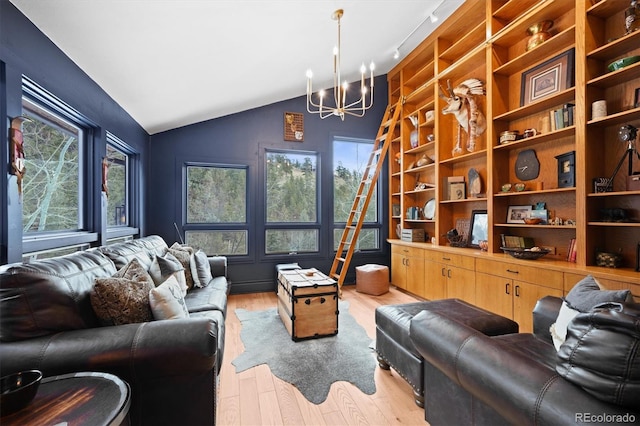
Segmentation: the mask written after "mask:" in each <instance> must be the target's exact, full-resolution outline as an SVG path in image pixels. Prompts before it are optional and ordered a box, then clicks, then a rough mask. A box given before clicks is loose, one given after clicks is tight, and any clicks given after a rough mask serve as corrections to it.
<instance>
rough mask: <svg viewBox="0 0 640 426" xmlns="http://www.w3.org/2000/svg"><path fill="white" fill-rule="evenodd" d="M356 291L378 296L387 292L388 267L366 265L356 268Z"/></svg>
mask: <svg viewBox="0 0 640 426" xmlns="http://www.w3.org/2000/svg"><path fill="white" fill-rule="evenodd" d="M356 291H357V292H360V293H366V294H371V295H373V296H379V295H381V294H384V293H386V292H388V291H389V267H388V266H384V265H373V264H367V265H362V266H356Z"/></svg>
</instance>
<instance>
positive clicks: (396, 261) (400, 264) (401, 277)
mask: <svg viewBox="0 0 640 426" xmlns="http://www.w3.org/2000/svg"><path fill="white" fill-rule="evenodd" d="M391 284H393V285H395V286H396V287H398V288H401V289H406V288H407V282H406V267H405V257H404V256H403V255H402V254H400V253H394V251H393V250H392V251H391Z"/></svg>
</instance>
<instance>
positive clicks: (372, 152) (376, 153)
mask: <svg viewBox="0 0 640 426" xmlns="http://www.w3.org/2000/svg"><path fill="white" fill-rule="evenodd" d="M379 154H382V148H380V149H376V150H375V151H371V156H372V157H373V156H374V155H379Z"/></svg>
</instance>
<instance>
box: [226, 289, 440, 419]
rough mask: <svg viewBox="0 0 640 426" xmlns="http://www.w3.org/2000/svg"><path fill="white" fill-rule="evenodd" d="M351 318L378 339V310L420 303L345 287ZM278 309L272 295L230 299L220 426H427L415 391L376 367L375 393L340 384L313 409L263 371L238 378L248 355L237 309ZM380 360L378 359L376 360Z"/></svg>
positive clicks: (395, 292)
mask: <svg viewBox="0 0 640 426" xmlns="http://www.w3.org/2000/svg"><path fill="white" fill-rule="evenodd" d="M342 299H343V300H346V301H348V302H349V312H350V313H351V314H352V315H353V317H354V318H355V319H356V321H357V322H358V323H359V324H360V325H361V326H362V327H363V328H364V329H365V330H366V331H367V334H368V335H369V337H371V339H375V334H376V332H375V330H376V327H375V319H374V310H375V308H376V306H379V305H389V304H396V303H410V302H415V301H416V299H415V298H414V297H413V296H410V295H408V294H406V293H403V292H401V291H399V290H397V289H396V288H394V287H392V288H391V289H390V291H389V293H386V294H384V295H381V296H370V295H366V294H363V293H358V292H356V291H355V286H345V287H343V295H342ZM275 306H276V295H275V294H274V293H272V292H268V293H256V294H246V295H231V296H230V297H229V300H228V311H227V320H226V323H225V324H226V337H225V354H224V362H223V365H222V370H221V372H220V387H219V394H218V411H217V424H218V425H223V426H226V425H243V426H252V425H256V426H257V425H260V426H262V425H296V426H299V425H425V424H427V423H426V422H425V420H424V410H423V409H421V408H419V407H418V406H417V405H415V403H414V402H413V393H412V390H411V387H410V386H409V385H408V384H407V382H405V381H404V380H403V379H402V377H400V375H398V373H396V372H395V371H393V370H390V371H385V370H382V369H380V368H379V367H377V363H376V371H375V382H376V393H375V394H373V395H366V394H364V393H362V392H361V391H360V390H359V389H358V388H357V387H355V386H353V385H352V384H351V383H348V382H336V383H334V384H333V385H332V386H331V391H330V392H329V396H328V398H327V400H326V401H325V402H323V403H322V404H320V405H315V404H312V403H311V402H309V401H307V400H306V399H305V398H304V396H302V394H301V393H300V392H299V391H298V390H297V389H296V388H295V387H294V386H293V385H291V384H289V383H287V382H284V381H282V380H280V379H278V378H277V377H275V376H274V375H272V374H271V371H270V370H269V367H268V366H266V365H260V366H258V367H255V368H251V369H249V370H246V371H244V372H242V373H238V374H236V372H235V367H234V366H233V364H231V362H232V361H233V360H234V359H235V358H236V357H237V356H238V355H239V354H240V353H242V351H243V350H244V346H243V344H242V340H241V339H240V322H239V321H238V318H237V317H236V314H235V309H236V308H243V309H247V310H256V311H257V310H263V309H267V308H271V307H275ZM371 356H372V357H374V358H375V354H372V355H371Z"/></svg>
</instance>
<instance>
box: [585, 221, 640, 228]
mask: <svg viewBox="0 0 640 426" xmlns="http://www.w3.org/2000/svg"><path fill="white" fill-rule="evenodd" d="M587 225H589V226H603V227H607V228H640V223H638V222H589V223H587Z"/></svg>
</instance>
